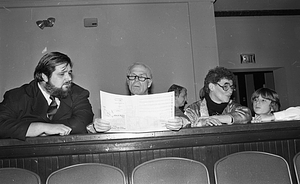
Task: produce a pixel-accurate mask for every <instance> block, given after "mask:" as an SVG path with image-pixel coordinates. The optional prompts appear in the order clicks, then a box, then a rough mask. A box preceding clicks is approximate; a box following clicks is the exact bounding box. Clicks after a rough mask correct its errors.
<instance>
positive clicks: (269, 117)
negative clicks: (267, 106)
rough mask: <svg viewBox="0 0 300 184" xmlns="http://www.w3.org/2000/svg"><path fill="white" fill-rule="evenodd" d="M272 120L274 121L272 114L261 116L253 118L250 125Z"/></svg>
mask: <svg viewBox="0 0 300 184" xmlns="http://www.w3.org/2000/svg"><path fill="white" fill-rule="evenodd" d="M274 120H275V116H274V114H261V115H256V116H255V117H253V118H252V120H251V123H261V122H269V121H274Z"/></svg>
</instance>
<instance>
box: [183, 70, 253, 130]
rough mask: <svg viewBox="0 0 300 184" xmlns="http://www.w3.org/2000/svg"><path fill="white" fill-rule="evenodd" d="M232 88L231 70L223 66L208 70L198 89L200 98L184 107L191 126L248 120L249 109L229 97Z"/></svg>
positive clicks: (237, 122) (241, 122)
mask: <svg viewBox="0 0 300 184" xmlns="http://www.w3.org/2000/svg"><path fill="white" fill-rule="evenodd" d="M234 90H235V80H234V74H233V73H232V72H231V71H229V70H228V69H227V68H224V67H216V68H214V69H211V70H209V72H208V74H207V75H206V77H205V79H204V87H203V88H202V89H201V90H200V100H199V101H197V102H194V103H193V104H191V105H189V106H188V107H187V108H186V109H185V115H187V116H188V118H189V119H190V121H191V127H202V126H218V125H222V124H227V125H230V124H245V123H248V122H250V121H251V118H252V117H251V111H250V109H249V108H248V107H245V106H242V105H240V104H238V103H235V102H234V101H233V100H232V99H231V96H232V93H233V91H234Z"/></svg>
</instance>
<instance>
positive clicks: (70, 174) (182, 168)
mask: <svg viewBox="0 0 300 184" xmlns="http://www.w3.org/2000/svg"><path fill="white" fill-rule="evenodd" d="M293 161H294V168H295V171H296V177H297V181H298V184H300V182H299V175H300V153H298V154H296V156H295V157H294V160H293ZM214 176H215V182H216V184H240V183H243V184H252V183H255V184H292V179H291V173H290V169H289V166H288V163H287V161H286V160H285V159H284V158H283V157H281V156H278V155H275V154H271V153H267V152H259V151H243V152H238V153H234V154H230V155H228V156H225V157H224V158H221V159H220V160H218V161H217V162H216V163H215V166H214ZM0 183H5V184H41V179H40V177H39V176H38V175H37V174H36V173H33V172H31V171H28V170H25V169H20V168H1V169H0ZM84 183H87V184H96V183H97V184H99V183H100V184H102V183H103V184H126V183H127V182H126V178H125V174H124V172H123V171H122V170H121V169H119V168H117V167H114V166H111V165H107V164H101V163H82V164H76V165H71V166H67V167H65V168H62V169H59V170H57V171H54V172H53V173H51V174H50V175H49V176H48V178H47V181H46V184H84ZM131 183H132V184H182V183H189V184H194V183H195V184H196V183H200V184H209V183H210V180H209V173H208V170H207V168H206V166H205V165H204V164H203V163H201V162H198V161H195V160H191V159H187V158H179V157H164V158H157V159H153V160H150V161H147V162H144V163H142V164H140V165H138V166H136V167H135V168H134V170H133V171H132V174H131Z"/></svg>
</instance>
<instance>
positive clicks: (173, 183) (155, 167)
mask: <svg viewBox="0 0 300 184" xmlns="http://www.w3.org/2000/svg"><path fill="white" fill-rule="evenodd" d="M131 181H132V184H183V183H189V184H196V183H197V184H199V183H200V184H209V177H208V170H207V168H206V166H205V165H204V164H202V163H201V162H198V161H195V160H190V159H186V158H179V157H164V158H157V159H153V160H150V161H147V162H144V163H142V164H140V165H138V166H136V167H135V168H134V169H133V171H132V174H131Z"/></svg>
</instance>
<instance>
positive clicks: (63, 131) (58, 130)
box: [42, 123, 72, 136]
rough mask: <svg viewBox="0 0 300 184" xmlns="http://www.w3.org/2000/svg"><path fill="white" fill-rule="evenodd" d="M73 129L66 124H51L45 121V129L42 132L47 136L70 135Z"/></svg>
mask: <svg viewBox="0 0 300 184" xmlns="http://www.w3.org/2000/svg"><path fill="white" fill-rule="evenodd" d="M71 131H72V128H70V127H68V126H66V125H64V124H49V123H45V131H44V133H43V134H42V135H43V136H47V135H55V134H58V135H61V136H64V135H69V134H70V133H71Z"/></svg>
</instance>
